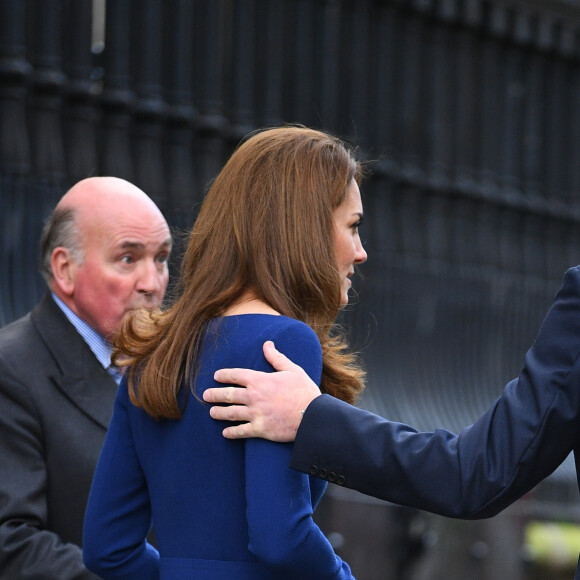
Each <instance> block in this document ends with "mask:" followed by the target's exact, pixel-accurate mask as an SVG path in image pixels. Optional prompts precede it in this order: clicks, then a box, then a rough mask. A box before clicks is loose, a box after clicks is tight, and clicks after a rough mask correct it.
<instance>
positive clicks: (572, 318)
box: [291, 267, 580, 579]
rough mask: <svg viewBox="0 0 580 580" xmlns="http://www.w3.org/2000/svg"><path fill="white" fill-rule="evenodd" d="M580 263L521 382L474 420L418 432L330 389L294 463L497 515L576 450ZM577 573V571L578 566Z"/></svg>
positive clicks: (465, 511) (384, 495)
mask: <svg viewBox="0 0 580 580" xmlns="http://www.w3.org/2000/svg"><path fill="white" fill-rule="evenodd" d="M579 356H580V267H575V268H572V269H570V270H568V272H566V275H565V277H564V281H563V284H562V287H561V288H560V290H559V292H558V294H557V296H556V299H555V301H554V304H553V305H552V307H551V309H550V310H549V312H548V314H547V316H546V318H545V320H544V322H543V324H542V327H541V329H540V332H539V334H538V336H537V338H536V341H535V342H534V344H533V346H532V347H531V348H530V350H529V351H528V352H527V354H526V357H525V363H524V367H523V369H522V371H521V373H520V375H519V377H518V378H517V379H514V380H513V381H511V382H510V383H508V385H507V386H506V387H505V389H504V391H503V393H502V394H501V396H500V397H499V398H498V399H497V400H496V401H495V402H494V403H493V405H492V406H491V407H490V408H489V409H488V411H487V412H486V413H485V414H484V415H483V416H482V417H480V418H479V419H478V420H477V421H476V422H475V423H474V424H473V425H471V426H469V427H467V428H466V429H464V430H463V431H461V433H459V434H454V433H450V432H449V431H446V430H443V429H440V430H436V431H433V432H430V433H419V432H417V431H416V430H415V429H413V428H412V427H410V426H408V425H403V424H400V423H394V422H390V421H387V420H386V419H383V418H381V417H378V416H376V415H373V414H372V413H369V412H366V411H364V410H361V409H356V408H354V407H352V406H350V405H347V404H345V403H343V402H341V401H337V400H336V399H333V398H332V397H329V396H327V395H322V396H321V397H318V398H317V399H315V400H314V401H313V402H312V403H311V404H310V405H309V407H308V409H307V411H306V413H305V414H304V418H303V420H302V424H301V426H300V428H299V430H298V434H297V437H296V443H295V446H294V452H293V456H292V463H291V465H292V467H294V468H295V469H298V470H299V471H304V472H306V473H310V474H312V475H318V476H319V477H323V478H326V479H328V478H329V477H332V478H333V479H335V480H337V482H339V483H342V484H343V485H345V486H347V487H350V488H352V489H356V490H359V491H361V492H362V493H365V494H368V495H372V496H375V497H378V498H381V499H385V500H388V501H391V502H395V503H399V504H403V505H407V506H411V507H415V508H419V509H423V510H428V511H431V512H434V513H437V514H441V515H444V516H449V517H456V518H466V519H471V518H484V517H490V516H493V515H495V514H497V513H498V512H499V511H501V510H502V509H504V508H505V507H507V506H508V505H510V504H511V503H512V502H514V501H515V500H516V499H518V498H519V497H521V496H522V495H523V494H525V493H526V492H528V491H529V490H530V489H532V488H533V487H534V486H535V485H536V484H537V483H539V482H540V481H541V480H542V479H544V478H545V477H547V476H548V475H550V474H551V473H552V472H553V471H554V470H555V469H556V468H557V467H558V466H559V465H560V464H561V463H562V461H564V459H565V458H566V457H567V456H568V454H569V453H570V452H571V451H574V453H575V459H576V471H577V473H578V468H579V464H578V461H579V459H578V445H579V438H580V361H579ZM576 578H577V579H580V571H577V572H576Z"/></svg>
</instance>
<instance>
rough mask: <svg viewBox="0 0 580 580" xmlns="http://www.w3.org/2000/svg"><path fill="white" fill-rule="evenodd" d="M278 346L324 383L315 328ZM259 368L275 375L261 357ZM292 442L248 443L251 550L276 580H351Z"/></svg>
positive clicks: (298, 329)
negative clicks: (293, 464)
mask: <svg viewBox="0 0 580 580" xmlns="http://www.w3.org/2000/svg"><path fill="white" fill-rule="evenodd" d="M272 338H273V340H274V341H275V343H276V348H278V350H280V351H281V352H283V353H284V354H286V355H287V356H289V357H290V358H291V359H292V360H294V361H295V362H296V363H297V364H299V365H300V366H302V367H303V368H304V370H305V371H306V372H307V373H308V374H309V376H310V377H311V378H312V379H313V380H314V381H315V382H316V383H317V384H319V383H320V376H321V369H322V353H321V347H320V342H319V341H318V338H317V337H316V335H315V334H314V332H312V330H311V329H310V328H308V327H306V326H304V325H300V326H298V325H295V326H292V327H291V328H290V329H285V330H283V331H281V332H280V333H278V335H277V336H274V337H272ZM254 368H256V369H258V370H265V371H269V372H271V371H273V368H272V367H271V366H270V365H269V364H268V363H267V362H266V361H265V359H263V357H261V358H260V360H259V361H258V362H257V364H256V365H255V367H254ZM291 455H292V444H281V443H273V442H271V441H266V440H263V439H248V440H247V441H246V498H247V518H248V526H249V542H250V544H249V549H250V551H251V552H253V553H254V554H255V555H256V557H257V558H259V559H260V560H261V561H263V562H265V563H267V564H268V565H270V566H271V567H272V569H273V572H274V574H275V577H276V578H280V579H281V580H282V579H285V578H288V579H290V578H292V579H296V578H300V579H301V580H309V579H312V580H326V579H328V580H330V579H333V580H342V579H350V578H353V576H352V574H351V571H350V568H349V566H348V565H347V564H346V563H345V562H343V561H342V560H341V559H340V558H339V557H338V556H337V555H336V554H335V553H334V550H333V548H332V546H331V545H330V543H329V541H328V540H327V539H326V537H325V536H324V534H323V533H322V531H321V530H320V528H319V527H318V526H317V525H316V524H315V523H314V521H313V519H312V513H313V504H312V497H311V488H310V478H309V476H308V475H305V474H302V473H299V472H297V471H294V470H292V469H290V468H289V464H290V458H291Z"/></svg>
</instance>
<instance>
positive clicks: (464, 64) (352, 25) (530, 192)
mask: <svg viewBox="0 0 580 580" xmlns="http://www.w3.org/2000/svg"><path fill="white" fill-rule="evenodd" d="M99 6H100V2H98V1H97V0H95V2H94V4H93V2H92V1H91V0H2V2H0V235H1V236H2V245H1V250H0V251H1V252H2V254H1V256H0V280H1V282H0V325H1V324H5V323H7V322H9V321H11V320H13V319H14V318H16V317H17V316H19V315H21V314H23V313H24V312H26V311H27V310H28V309H29V308H30V307H31V306H32V305H33V304H34V303H35V302H36V300H37V299H38V297H39V296H40V294H41V293H42V292H43V284H42V282H41V281H40V278H39V276H38V274H37V273H36V269H37V259H38V258H37V241H38V237H39V234H40V229H41V226H42V222H43V220H44V218H45V217H46V216H47V214H48V213H49V212H50V210H51V208H52V207H53V206H54V204H55V202H56V201H57V200H58V199H59V197H60V196H61V195H62V193H63V192H64V191H65V190H66V188H68V187H69V186H70V185H71V184H72V183H74V182H75V181H77V180H79V179H82V178H84V177H87V176H91V175H116V176H119V177H123V178H126V179H128V180H130V181H133V182H134V183H136V184H137V185H138V186H140V187H141V188H143V189H144V190H145V191H146V192H148V193H149V194H150V195H151V196H152V197H153V198H154V199H155V200H156V202H157V203H158V204H159V205H160V207H161V208H162V209H163V211H164V213H165V215H166V216H167V218H168V220H169V222H170V223H171V224H172V225H173V226H174V227H175V228H181V229H183V228H187V227H189V225H191V223H192V221H193V219H194V216H195V211H196V206H197V204H198V203H199V201H200V200H201V199H202V198H203V194H204V191H205V189H206V187H207V184H208V182H209V181H210V180H211V179H212V178H213V177H214V176H215V175H216V173H217V172H218V171H219V168H220V167H221V165H222V164H223V162H224V160H225V159H226V158H227V156H228V154H229V152H231V150H232V148H233V147H234V146H235V145H236V143H238V142H239V140H240V139H241V138H242V137H243V136H244V135H245V134H246V133H248V132H249V131H251V130H253V129H255V128H258V127H263V126H269V125H274V124H279V123H294V122H298V123H303V124H306V125H310V126H314V127H319V128H323V129H326V130H329V131H331V132H334V133H336V134H338V135H340V136H341V137H344V138H345V139H347V140H348V141H350V142H352V143H354V144H356V145H357V146H358V148H359V154H360V157H361V158H362V159H365V160H368V161H369V162H370V166H371V168H372V170H373V174H372V176H371V177H370V178H369V179H368V180H367V181H366V183H365V184H364V186H363V200H364V204H365V210H366V217H365V225H364V229H363V237H364V238H365V241H366V248H367V250H368V253H369V261H368V263H367V264H366V265H365V266H364V267H363V268H362V273H363V274H364V278H363V279H362V280H361V279H358V280H357V282H356V284H355V286H356V287H357V288H358V290H359V294H360V301H359V302H360V303H359V304H358V305H356V306H355V307H352V308H350V307H349V311H348V312H346V313H345V314H344V317H343V318H344V322H345V323H346V324H347V326H348V327H349V328H351V329H352V330H351V332H352V337H353V342H354V344H355V345H356V346H357V347H358V348H360V349H361V350H362V353H363V356H364V358H365V360H366V362H367V365H368V371H369V386H368V389H367V391H366V393H365V395H364V397H363V399H362V401H361V404H362V405H363V406H366V407H368V408H370V409H372V410H375V411H377V412H379V413H381V414H384V415H387V416H389V417H391V418H395V419H400V420H405V421H410V422H413V423H414V424H416V425H417V426H418V427H420V428H433V427H435V426H441V425H444V426H446V427H448V428H451V429H460V428H461V427H463V426H465V425H466V424H468V423H469V422H471V421H472V420H473V419H474V418H475V417H477V415H478V414H479V413H480V412H481V411H482V410H483V409H485V408H486V406H487V405H488V404H489V402H490V401H491V400H492V399H493V398H495V396H497V394H498V393H499V392H500V390H501V387H502V386H503V384H504V383H505V382H506V381H507V380H508V379H510V378H511V377H513V376H515V375H516V374H517V373H518V371H519V367H520V365H521V362H522V360H523V354H524V352H525V350H526V348H527V347H528V346H529V345H530V344H531V342H532V340H533V338H534V335H535V332H536V330H537V328H538V326H539V324H540V322H541V319H542V317H543V315H544V313H545V311H546V309H547V307H548V306H549V304H550V301H551V299H552V297H553V295H554V293H555V291H556V290H557V288H558V285H559V281H560V280H561V277H562V274H563V272H564V270H565V269H566V268H567V267H569V266H571V265H575V264H576V263H578V262H580V227H579V225H580V224H579V222H580V197H579V196H580V164H579V163H578V159H579V153H580V90H579V89H580V74H579V63H580V6H578V5H577V4H576V3H575V2H573V1H572V0H570V1H568V2H567V1H565V0H545V1H541V0H521V1H519V0H496V1H494V0H490V1H486V0H212V1H211V2H208V1H205V0H112V1H109V2H106V19H105V26H104V31H105V32H104V37H103V39H102V40H104V43H100V42H98V41H99V27H98V25H97V24H98V19H97V18H96V16H95V15H98V14H99V10H98V8H99ZM93 8H95V11H94V12H93ZM92 39H94V40H92ZM572 472H573V470H572V469H571V466H570V465H568V466H564V467H563V468H562V469H561V470H559V472H558V473H557V476H556V478H555V480H554V481H556V483H558V482H560V483H561V485H563V486H564V488H562V487H558V486H557V485H556V484H554V485H556V487H555V488H552V487H549V486H544V489H545V490H547V491H546V492H545V493H548V492H550V490H552V489H555V490H556V491H555V492H554V493H556V495H557V496H558V497H561V495H562V493H563V492H562V489H565V490H569V488H570V486H572V487H573V486H574V483H573V474H572ZM566 493H567V491H566ZM548 495H549V493H548ZM536 497H538V498H541V497H543V496H542V491H541V490H539V491H538V492H537V495H536ZM574 497H575V496H574ZM329 501H330V500H329ZM341 501H342V503H341ZM348 501H351V500H350V499H349V500H348ZM574 501H575V500H574ZM335 502H336V505H339V506H344V505H346V503H348V502H347V501H346V500H344V499H342V500H341V499H336V500H335ZM355 504H356V502H355ZM560 504H562V502H560ZM543 505H547V504H546V503H544V504H543ZM550 505H552V504H550ZM367 507H368V506H367ZM323 509H324V510H326V511H324V513H325V514H326V516H325V517H327V518H328V524H327V525H328V527H329V529H330V528H332V527H333V525H334V521H335V520H333V517H334V516H332V513H333V510H334V508H332V506H330V507H328V508H323ZM361 509H362V508H361ZM365 509H366V508H365ZM558 509H563V511H564V512H565V513H566V514H568V517H572V518H576V517H577V516H576V509H577V508H576V505H575V503H573V504H570V503H569V502H568V500H566V502H565V507H564V508H554V509H552V511H550V512H549V513H550V514H555V513H557V512H558ZM349 513H353V514H354V513H356V509H355V508H354V507H352V505H351V507H350V512H349ZM373 513H377V512H376V510H375V511H374V512H373ZM558 513H559V512H558ZM389 514H390V515H389V516H388V517H392V512H389ZM385 517H387V516H385ZM355 519H356V517H355ZM381 521H382V522H383V524H384V522H385V521H386V520H384V519H383V520H381ZM403 521H406V520H405V518H403ZM337 525H338V524H337ZM341 525H343V526H344V525H346V524H345V523H344V522H343V523H342V524H341ZM349 525H350V524H349ZM405 525H407V524H405ZM409 525H410V524H409ZM396 527H397V526H394V528H396ZM405 529H407V530H408V529H409V526H408V525H407V527H406V528H405ZM377 533H379V532H377ZM400 537H402V536H396V537H395V538H394V540H393V538H391V540H393V541H395V540H396V541H395V544H396V542H397V541H399V540H398V539H397V538H400ZM389 545H391V544H389ZM342 549H343V550H345V555H346V556H347V557H348V556H349V549H351V548H350V547H349V543H348V542H347V543H346V545H345V546H344V547H343V548H342ZM352 549H353V550H354V548H352ZM400 553H401V552H400V551H399V554H400ZM377 557H378V556H377ZM359 566H360V568H359V570H361V572H359V574H361V577H362V578H365V577H366V578H371V577H373V576H372V573H371V572H370V571H366V572H365V569H364V566H367V567H368V569H369V570H370V569H371V568H373V566H374V567H375V568H376V567H377V564H376V562H375V563H373V559H372V558H368V557H367V558H363V559H362V560H361V562H360V564H359ZM379 567H380V566H379ZM365 574H366V575H365ZM382 574H383V576H381V575H380V573H379V575H378V576H374V577H383V578H391V577H397V576H395V575H394V574H399V576H398V577H401V578H402V577H403V576H402V574H403V573H402V572H400V571H399V572H397V573H395V572H387V571H386V569H383V572H382ZM389 574H391V575H389ZM432 577H434V576H432ZM473 577H475V576H473ZM510 577H511V576H510Z"/></svg>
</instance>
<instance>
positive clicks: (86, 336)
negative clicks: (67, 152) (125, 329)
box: [0, 177, 172, 580]
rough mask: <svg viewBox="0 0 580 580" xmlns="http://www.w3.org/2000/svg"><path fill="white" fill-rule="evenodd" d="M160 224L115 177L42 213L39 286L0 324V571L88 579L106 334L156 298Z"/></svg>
mask: <svg viewBox="0 0 580 580" xmlns="http://www.w3.org/2000/svg"><path fill="white" fill-rule="evenodd" d="M171 245H172V241H171V235H170V232H169V227H168V225H167V223H166V221H165V219H164V217H163V215H162V214H161V212H160V211H159V209H158V208H157V206H156V205H155V204H154V203H153V201H152V200H151V199H150V198H149V197H148V196H147V195H146V194H145V193H144V192H143V191H141V190H140V189H138V188H137V187H135V186H134V185H132V184H130V183H128V182H127V181H124V180H122V179H117V178H114V177H92V178H89V179H85V180H83V181H81V182H79V183H77V184H76V185H75V186H74V187H72V188H71V189H70V190H69V191H68V192H67V193H66V194H65V195H64V197H63V198H62V199H61V200H60V202H59V203H58V205H57V206H56V208H55V210H54V212H53V214H52V215H51V216H50V218H49V219H48V221H47V223H46V225H45V228H44V231H43V234H42V240H41V272H42V275H43V277H44V279H45V280H46V282H47V285H48V289H49V291H48V292H47V294H46V295H45V296H44V298H43V299H42V300H41V302H40V303H39V304H38V305H37V306H36V307H35V308H34V309H33V310H32V312H30V313H29V314H27V315H26V316H25V317H23V318H21V319H20V320H17V321H15V322H13V323H12V324H10V325H8V326H6V327H4V328H2V329H1V330H0V465H1V468H0V578H1V579H10V580H25V579H32V578H35V579H39V578H42V579H45V580H48V579H54V580H68V579H71V580H72V579H73V578H74V579H75V580H80V579H89V578H91V579H94V578H96V576H95V575H93V574H92V573H90V572H89V571H88V570H86V568H85V567H84V566H83V563H82V551H81V545H82V526H83V517H84V511H85V504H86V501H87V497H88V493H89V489H90V486H91V481H92V477H93V472H94V469H95V466H96V463H97V459H98V456H99V452H100V449H101V446H102V443H103V440H104V438H105V433H106V430H107V427H108V424H109V419H110V417H111V412H112V408H113V401H114V398H115V393H116V389H117V383H118V381H119V380H120V373H119V371H118V370H117V369H115V368H113V367H111V365H110V362H111V340H112V338H113V336H114V334H115V333H116V332H117V330H118V329H119V327H120V325H121V322H122V320H123V318H124V317H125V315H126V314H127V313H128V312H130V311H131V310H133V309H135V308H140V307H147V308H156V307H160V306H161V303H162V300H163V296H164V293H165V289H166V287H167V282H168V267H167V260H168V258H169V254H170V252H171Z"/></svg>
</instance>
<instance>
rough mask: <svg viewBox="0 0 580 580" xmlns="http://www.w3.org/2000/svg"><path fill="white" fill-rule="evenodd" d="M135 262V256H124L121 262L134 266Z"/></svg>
mask: <svg viewBox="0 0 580 580" xmlns="http://www.w3.org/2000/svg"><path fill="white" fill-rule="evenodd" d="M134 261H135V260H133V256H123V257H122V258H121V262H123V263H124V264H132V263H133V262H134Z"/></svg>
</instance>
